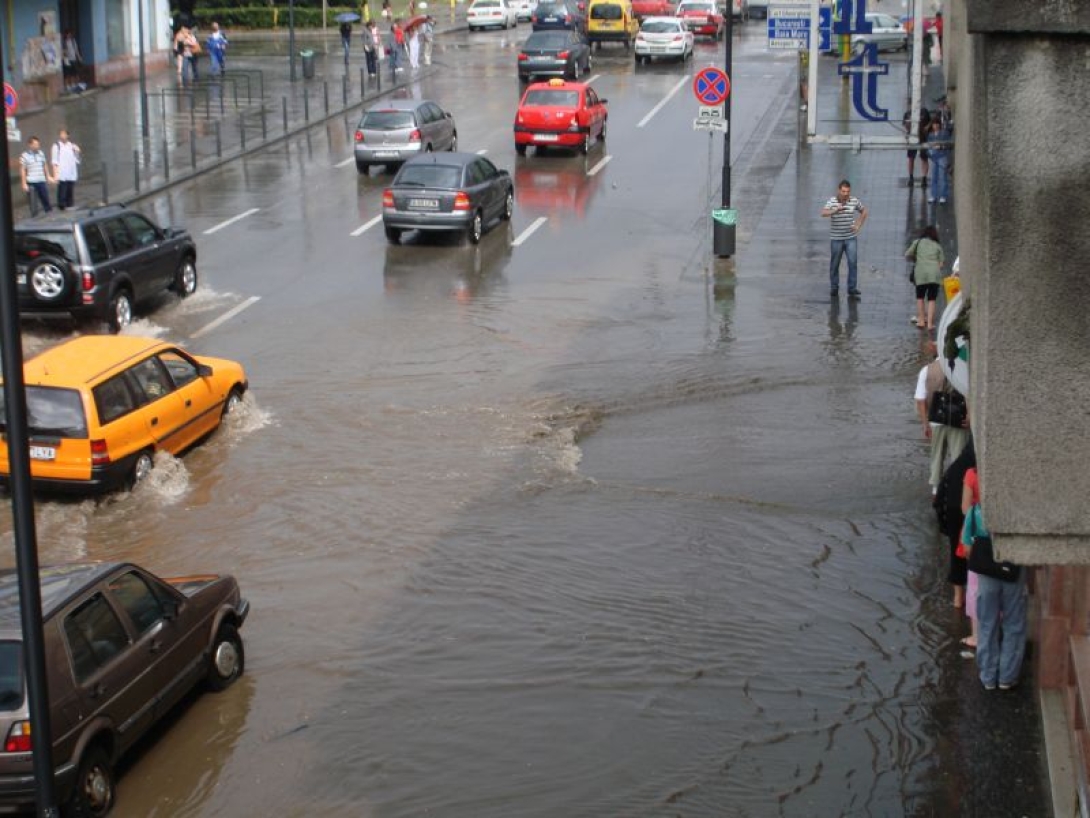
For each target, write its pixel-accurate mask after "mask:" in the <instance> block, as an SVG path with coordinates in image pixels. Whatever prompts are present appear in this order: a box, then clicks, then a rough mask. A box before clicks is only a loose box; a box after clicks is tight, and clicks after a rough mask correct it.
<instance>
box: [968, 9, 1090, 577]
mask: <svg viewBox="0 0 1090 818" xmlns="http://www.w3.org/2000/svg"><path fill="white" fill-rule="evenodd" d="M956 5H959V6H960V8H957V9H956V10H955V11H954V13H953V14H952V15H951V16H952V18H953V22H954V26H953V28H954V32H951V33H956V35H957V42H956V43H953V44H952V47H953V49H954V51H953V53H954V54H956V57H955V59H954V65H956V67H957V75H956V77H955V78H954V79H953V83H952V84H953V85H954V86H955V87H956V88H957V94H956V100H957V105H958V107H957V109H956V110H955V118H956V126H957V130H956V135H957V146H956V149H955V167H956V174H955V178H956V197H955V198H956V201H957V208H958V210H957V216H958V224H959V244H960V247H959V249H960V252H961V269H962V275H963V276H964V277H965V282H964V283H965V285H966V289H967V291H968V292H969V294H970V296H971V298H972V319H971V328H972V330H971V331H972V341H971V355H972V360H971V365H970V370H971V376H972V389H971V392H972V394H971V396H970V398H971V401H972V411H973V427H974V434H975V438H976V446H977V453H978V457H979V461H980V475H981V499H982V503H983V505H984V510H985V516H986V520H987V524H988V528H989V529H991V531H992V534H993V536H994V538H995V545H996V549H997V551H998V553H999V554H1000V555H1001V556H1002V557H1003V558H1008V559H1013V560H1015V561H1018V562H1021V563H1023V564H1046V563H1090V113H1088V112H1090V0H1067V1H1066V2H1025V0H961V2H960V3H958V4H956ZM950 6H951V4H950V3H947V7H948V8H949V7H950ZM961 23H964V29H963V30H960V29H961V25H960V24H961Z"/></svg>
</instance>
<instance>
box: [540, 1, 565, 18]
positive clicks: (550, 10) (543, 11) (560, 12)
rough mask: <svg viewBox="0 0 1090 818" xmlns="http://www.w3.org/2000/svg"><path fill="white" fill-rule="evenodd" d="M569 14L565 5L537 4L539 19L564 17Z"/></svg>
mask: <svg viewBox="0 0 1090 818" xmlns="http://www.w3.org/2000/svg"><path fill="white" fill-rule="evenodd" d="M567 13H568V9H567V7H566V6H565V5H564V4H563V3H538V4H537V16H538V17H563V16H564V15H565V14H567Z"/></svg>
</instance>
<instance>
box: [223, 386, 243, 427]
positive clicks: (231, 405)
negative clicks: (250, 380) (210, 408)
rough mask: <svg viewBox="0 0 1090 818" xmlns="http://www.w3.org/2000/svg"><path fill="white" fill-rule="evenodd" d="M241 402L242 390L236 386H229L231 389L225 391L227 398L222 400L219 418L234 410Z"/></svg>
mask: <svg viewBox="0 0 1090 818" xmlns="http://www.w3.org/2000/svg"><path fill="white" fill-rule="evenodd" d="M241 404H242V390H241V389H239V388H238V387H237V386H233V387H231V391H230V392H228V393H227V400H225V401H224V402H223V412H221V413H220V420H223V418H225V417H227V416H228V415H230V414H233V413H234V412H236V411H237V410H238V407H239V406H240V405H241Z"/></svg>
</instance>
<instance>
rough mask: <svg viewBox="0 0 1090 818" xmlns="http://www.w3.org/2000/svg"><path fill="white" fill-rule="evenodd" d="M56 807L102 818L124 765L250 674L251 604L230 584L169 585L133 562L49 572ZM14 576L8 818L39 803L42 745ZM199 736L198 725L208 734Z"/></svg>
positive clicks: (5, 651)
mask: <svg viewBox="0 0 1090 818" xmlns="http://www.w3.org/2000/svg"><path fill="white" fill-rule="evenodd" d="M39 582H40V586H41V600H42V621H43V626H44V645H43V649H44V652H45V662H46V682H47V685H48V689H49V713H50V721H51V722H52V729H53V736H52V741H53V764H54V766H55V769H56V783H57V797H58V799H59V800H60V801H61V802H62V803H64V804H65V805H66V813H70V814H72V815H80V816H89V815H94V816H104V815H106V814H107V813H108V812H109V811H110V808H111V807H112V806H113V802H114V799H115V797H116V792H115V789H114V774H113V770H114V765H115V764H116V763H117V760H118V759H119V758H120V757H121V755H122V754H123V753H124V752H125V751H126V750H127V749H128V748H130V747H131V746H132V745H133V743H134V742H135V741H136V740H137V739H138V738H140V736H141V735H143V734H144V733H145V732H146V731H147V730H148V728H149V727H151V726H152V725H153V724H155V723H156V722H157V721H158V720H159V719H161V718H162V717H163V716H165V715H166V714H168V713H169V712H170V711H171V709H172V708H173V707H174V705H175V704H177V703H178V702H179V701H180V700H181V699H182V697H183V696H185V694H186V693H188V692H189V691H190V690H191V689H192V688H193V687H194V685H196V684H197V683H198V682H202V681H203V682H204V684H205V685H206V686H207V687H208V688H210V689H212V690H216V691H219V690H223V689H225V688H227V687H228V686H229V685H230V684H231V683H232V682H234V681H235V680H236V679H237V678H238V677H239V676H240V675H241V674H242V671H243V667H244V664H245V655H244V653H243V647H242V638H241V637H240V636H239V635H238V631H239V628H241V627H242V624H243V623H244V622H245V621H246V615H247V614H248V613H249V610H250V603H249V602H247V601H246V600H245V599H243V598H242V596H241V594H240V592H239V588H238V583H237V582H236V581H235V579H234V578H233V577H230V576H215V575H207V574H206V575H201V576H190V577H184V578H180V579H170V580H163V579H159V578H158V577H156V576H154V575H152V574H151V573H149V572H147V571H145V570H143V569H141V568H138V567H137V566H135V565H132V564H129V563H112V564H97V563H96V564H86V563H85V564H80V565H71V564H69V565H61V566H57V567H53V568H49V567H44V568H42V569H41V571H40V572H39ZM25 653H26V652H25V651H24V649H23V635H22V628H21V621H20V612H19V592H18V586H17V583H16V574H15V572H14V571H13V570H11V569H6V570H4V571H0V738H2V740H3V746H2V747H0V812H5V813H6V812H10V811H13V810H17V809H20V808H22V809H26V808H29V807H32V806H33V805H34V801H35V787H34V771H33V769H32V753H33V742H34V741H38V740H40V739H41V734H40V733H38V732H37V730H33V729H32V726H31V724H30V721H29V719H30V716H29V712H28V701H27V692H26V686H25V685H26V682H25V680H26V670H25V667H24V665H23V657H24V655H25ZM198 727H199V725H198Z"/></svg>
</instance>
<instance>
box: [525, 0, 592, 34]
mask: <svg viewBox="0 0 1090 818" xmlns="http://www.w3.org/2000/svg"><path fill="white" fill-rule="evenodd" d="M530 22H531V23H532V24H533V27H534V31H540V30H541V29H543V28H574V29H575V30H576V31H586V30H587V16H586V15H585V14H584V13H583V12H582V10H580V8H579V6H578V5H577V4H576V3H575V2H574V1H573V0H541V2H540V3H538V4H537V8H535V9H534V14H533V16H532V17H531V18H530Z"/></svg>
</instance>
